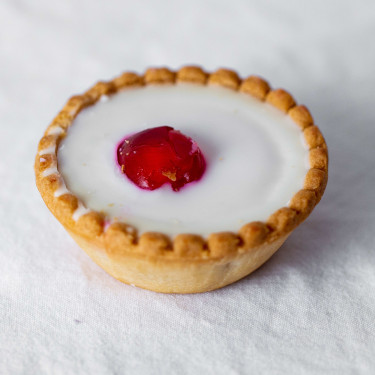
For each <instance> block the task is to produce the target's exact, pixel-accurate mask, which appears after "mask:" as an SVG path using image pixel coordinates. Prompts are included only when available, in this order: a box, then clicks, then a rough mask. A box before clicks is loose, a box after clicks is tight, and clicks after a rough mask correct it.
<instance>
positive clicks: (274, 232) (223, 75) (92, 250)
mask: <svg viewBox="0 0 375 375" xmlns="http://www.w3.org/2000/svg"><path fill="white" fill-rule="evenodd" d="M176 81H177V82H190V83H194V84H201V85H205V84H209V85H220V86H223V87H227V88H229V89H232V90H239V91H241V92H243V93H245V94H248V95H252V96H253V97H255V98H257V99H259V100H261V101H267V102H268V103H270V104H271V105H273V106H275V107H276V108H278V109H279V110H281V111H284V112H285V113H288V115H289V116H290V117H291V118H292V119H293V120H294V121H295V122H296V123H297V124H298V125H299V126H300V128H301V132H303V135H304V138H305V141H306V143H307V145H308V147H309V150H310V151H309V162H310V167H311V169H310V170H309V171H308V173H307V174H306V177H305V182H304V186H303V189H301V190H300V191H299V192H297V193H296V194H295V195H294V196H293V197H292V198H291V200H290V203H289V206H288V207H281V208H280V209H279V210H277V211H276V212H274V213H273V214H272V215H271V216H270V217H269V219H268V220H267V222H265V223H264V222H251V223H248V224H245V225H244V226H243V227H242V228H239V231H238V233H232V232H220V233H212V234H211V235H210V236H209V237H208V239H204V238H202V237H201V236H198V235H195V234H180V235H178V236H176V237H175V238H170V237H169V236H167V235H165V234H163V233H153V232H147V233H143V234H141V235H138V233H137V231H136V229H135V228H133V227H132V226H130V225H128V224H127V223H124V222H113V223H110V224H108V223H106V221H105V217H104V215H103V214H101V213H99V212H95V211H92V210H88V209H86V208H85V207H84V206H83V205H82V203H81V202H80V201H79V199H78V198H77V197H76V196H74V195H73V194H72V193H71V192H70V191H69V190H68V189H67V188H66V186H65V183H64V180H63V178H62V176H61V175H60V173H59V171H58V165H57V149H58V145H59V142H60V141H61V140H62V139H63V138H64V136H65V135H66V133H67V131H68V130H69V126H70V125H71V124H72V122H73V120H74V118H75V117H76V116H77V115H78V113H79V112H80V111H81V110H82V109H83V108H85V107H87V106H89V105H93V104H94V103H95V102H96V101H98V100H99V99H100V97H101V96H103V95H113V94H115V93H116V92H117V91H119V90H124V89H128V88H131V87H136V86H142V85H149V84H174V83H175V82H176ZM35 176H36V184H37V187H38V189H39V191H40V194H41V196H42V198H43V200H44V202H45V203H46V205H47V207H48V208H49V209H50V211H51V212H52V213H53V215H54V216H55V217H56V218H57V219H58V220H59V221H60V222H61V223H62V225H63V226H64V227H65V228H66V230H67V231H68V232H69V233H70V235H71V236H72V237H73V238H74V239H75V240H76V242H77V243H78V244H79V245H80V246H81V247H82V248H83V249H84V250H85V251H86V252H87V253H88V254H89V255H90V257H91V258H92V259H93V260H94V261H95V262H96V263H97V264H98V265H100V266H101V267H102V268H104V269H105V270H106V271H107V272H108V273H109V274H111V275H112V276H114V277H115V278H117V279H118V280H120V281H123V282H125V283H128V284H133V285H136V286H139V287H142V288H146V289H150V290H154V291H158V292H165V293H197V292H204V291H209V290H213V289H217V288H220V287H223V286H225V285H228V284H230V283H232V282H235V281H237V280H239V279H240V278H242V277H244V276H246V275H248V274H249V273H251V272H252V271H254V270H255V269H256V268H258V267H259V266H261V265H262V264H263V263H264V262H265V261H266V260H267V259H269V258H270V257H271V256H272V254H273V253H274V252H275V251H276V250H277V249H278V248H279V247H280V246H281V245H282V244H283V243H284V241H285V240H286V238H287V237H288V236H289V235H290V233H291V232H292V231H293V229H294V228H296V227H297V226H298V225H299V224H300V223H301V222H302V221H304V220H305V219H306V218H307V217H308V215H309V214H310V213H311V211H312V210H313V208H314V207H315V205H316V204H317V203H318V202H319V201H320V199H321V197H322V195H323V193H324V190H325V187H326V184H327V178H328V153H327V146H326V143H325V140H324V137H323V135H322V134H321V132H320V130H319V128H318V127H317V126H315V125H314V123H313V118H312V116H311V115H310V112H309V111H308V109H307V108H306V107H305V106H302V105H298V106H297V105H296V103H295V100H294V99H293V97H292V96H291V95H290V94H289V93H288V92H287V91H285V90H282V89H277V90H272V89H271V88H270V86H269V84H268V83H267V82H266V81H265V80H263V79H262V78H260V77H256V76H250V77H248V78H246V79H244V80H242V81H241V79H240V78H239V76H238V75H237V73H236V72H234V71H231V70H228V69H219V70H217V71H216V72H214V73H211V74H209V73H207V72H205V71H203V70H202V69H201V68H200V67H197V66H185V67H183V68H181V69H180V70H179V71H177V72H173V71H171V70H169V69H167V68H151V69H148V70H147V71H146V72H145V74H144V75H138V74H136V73H132V72H125V73H123V74H122V75H120V76H119V77H116V78H114V79H113V80H112V81H110V82H98V83H97V84H95V85H94V86H93V87H92V88H90V89H89V90H88V91H86V92H85V93H84V94H82V95H75V96H73V97H71V98H70V99H69V100H68V102H67V103H66V104H65V106H64V107H63V109H62V111H61V112H60V113H59V114H58V115H57V116H56V117H55V118H54V119H53V121H52V122H51V124H50V125H49V126H48V128H47V130H46V131H45V134H44V136H43V137H42V139H41V140H40V142H39V146H38V153H37V155H36V158H35Z"/></svg>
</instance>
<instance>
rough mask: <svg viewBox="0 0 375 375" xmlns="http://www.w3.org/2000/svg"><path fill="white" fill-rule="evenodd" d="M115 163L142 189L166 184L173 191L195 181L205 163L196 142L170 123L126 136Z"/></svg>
mask: <svg viewBox="0 0 375 375" xmlns="http://www.w3.org/2000/svg"><path fill="white" fill-rule="evenodd" d="M117 162H118V164H119V166H120V167H121V171H122V173H124V174H125V175H126V176H127V177H128V178H129V179H130V180H131V181H132V182H133V183H134V184H136V185H137V186H138V187H140V188H141V189H146V190H155V189H158V188H159V187H161V186H162V185H164V184H166V183H169V184H170V185H171V186H172V189H173V190H174V191H179V190H180V189H181V188H182V187H183V186H184V185H186V184H188V183H190V182H193V181H198V180H199V179H200V178H201V177H202V175H203V173H204V171H205V169H206V162H205V159H204V156H203V154H202V152H201V150H200V149H199V147H198V145H197V143H196V142H195V141H193V140H192V139H191V138H190V137H187V136H186V135H184V134H182V133H181V132H179V131H178V130H175V129H173V128H172V127H170V126H160V127H157V128H151V129H146V130H143V131H141V132H139V133H136V134H133V135H131V136H129V137H126V138H125V139H124V140H123V141H121V143H120V144H119V146H118V148H117Z"/></svg>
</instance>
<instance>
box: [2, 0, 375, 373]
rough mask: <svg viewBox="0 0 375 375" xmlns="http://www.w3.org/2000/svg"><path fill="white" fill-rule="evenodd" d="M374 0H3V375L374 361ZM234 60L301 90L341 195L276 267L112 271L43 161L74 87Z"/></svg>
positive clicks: (353, 369) (373, 367)
mask: <svg viewBox="0 0 375 375" xmlns="http://www.w3.org/2000/svg"><path fill="white" fill-rule="evenodd" d="M374 37H375V2H374V1H372V0H369V1H357V2H353V1H340V2H338V1H326V0H319V1H298V0H293V1H276V0H273V1H245V0H243V1H231V2H225V1H213V0H211V1H204V2H203V1H199V0H189V1H183V2H174V1H170V2H169V1H114V0H111V1H109V0H107V1H105V2H104V1H103V2H101V1H92V0H91V1H89V0H87V1H83V0H75V1H74V0H70V1H62V2H55V1H48V0H44V1H30V0H18V1H16V0H2V1H1V2H0V181H1V188H0V204H1V208H0V373H1V374H123V373H126V374H198V373H202V374H249V373H256V374H263V373H267V374H285V373H288V374H317V373H324V374H374V373H375V250H374V248H375V245H374V233H375V193H374V184H375V168H374V163H375V146H374V140H375V125H374V121H375V120H374V119H375V110H374V107H375V101H374V88H375V76H374V70H375V46H374ZM186 63H199V64H201V65H203V66H204V67H205V68H206V69H208V70H213V69H216V68H217V67H220V66H226V67H232V68H234V69H236V70H237V71H238V72H239V73H240V74H241V75H243V76H245V75H248V74H252V73H256V74H260V75H262V76H264V77H266V78H267V79H268V80H269V81H270V82H271V83H272V85H273V86H274V87H284V88H286V89H288V90H290V91H291V92H292V93H293V94H294V96H295V98H296V99H297V101H298V102H300V103H305V104H307V105H308V106H309V108H310V109H311V111H312V113H313V114H314V117H315V120H316V123H317V124H318V125H319V126H320V127H321V129H322V131H323V133H324V135H325V137H326V139H327V143H328V145H329V149H330V179H329V184H328V188H327V191H326V194H325V196H324V198H323V200H322V201H321V203H320V204H319V206H318V207H317V209H316V210H315V211H314V213H313V214H312V215H311V217H310V218H309V219H308V220H307V221H306V222H305V223H304V224H303V225H302V226H301V227H300V228H298V229H297V230H296V232H295V233H294V234H293V235H292V236H291V237H290V239H289V240H288V241H287V243H286V244H285V245H284V246H283V247H282V248H281V249H280V251H279V252H278V253H277V254H276V255H275V256H274V257H273V258H272V259H271V260H270V261H269V262H268V263H267V264H265V265H264V266H263V267H262V268H261V269H259V270H258V271H257V272H255V273H254V274H253V275H251V276H249V277H247V278H245V279H243V280H242V281H240V282H238V283H236V284H234V285H231V286H229V287H227V288H224V289H222V290H218V291H215V292H211V293H205V294H201V295H162V294H157V293H153V292H149V291H145V290H141V289H137V288H134V287H131V286H127V285H124V284H121V283H120V282H117V281H116V280H114V279H113V278H111V277H110V276H108V275H107V274H105V273H104V271H102V270H101V269H99V268H98V267H97V266H96V265H95V264H94V263H93V262H92V261H91V260H90V259H89V258H88V257H87V256H86V255H85V253H84V252H83V251H82V250H80V249H79V248H78V246H77V245H76V244H75V243H74V242H73V241H72V240H71V239H70V237H69V236H68V235H67V234H66V233H65V231H64V230H63V228H62V227H61V225H60V224H59V223H58V222H57V221H56V220H55V219H54V218H53V217H52V215H51V214H50V213H49V212H48V210H47V208H46V207H45V206H44V204H43V202H42V200H41V198H40V196H39V194H38V192H37V190H36V188H35V184H34V175H33V161H34V154H35V152H36V147H37V142H38V140H39V138H40V137H41V135H42V133H43V131H44V129H45V127H46V126H47V125H48V123H49V122H50V120H51V119H52V118H53V116H54V115H55V113H56V112H57V111H58V110H59V109H60V108H61V106H62V105H63V103H64V102H65V100H66V99H67V98H68V97H69V96H70V95H72V94H74V93H80V92H82V91H84V90H85V89H86V88H87V87H88V86H89V85H91V84H92V83H94V82H95V81H97V80H98V79H108V78H111V77H112V76H114V75H117V74H118V73H120V72H121V71H123V70H130V69H133V70H136V71H139V72H142V71H143V70H144V69H145V68H146V67H148V66H155V65H168V66H170V67H171V68H178V67H179V66H181V65H183V64H186Z"/></svg>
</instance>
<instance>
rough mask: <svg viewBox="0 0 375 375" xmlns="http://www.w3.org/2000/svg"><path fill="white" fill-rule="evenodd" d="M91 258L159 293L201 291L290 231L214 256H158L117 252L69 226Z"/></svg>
mask: <svg viewBox="0 0 375 375" xmlns="http://www.w3.org/2000/svg"><path fill="white" fill-rule="evenodd" d="M67 231H68V232H69V234H70V235H71V236H72V238H73V239H74V240H75V241H76V243H77V244H78V245H79V246H80V247H81V248H82V249H83V250H84V251H85V252H86V253H87V254H88V255H89V256H90V258H91V259H92V260H93V261H94V262H95V263H96V264H97V265H98V266H100V267H101V268H103V269H104V270H105V271H106V272H107V273H108V274H109V275H111V276H113V277H114V278H116V279H117V280H119V281H121V282H123V283H125V284H129V285H133V286H137V287H139V288H143V289H148V290H152V291H155V292H161V293H181V294H188V293H202V292H208V291H211V290H215V289H219V288H222V287H224V286H226V285H229V284H231V283H234V282H236V281H238V280H240V279H242V278H243V277H245V276H247V275H249V274H250V273H251V272H253V271H255V270H256V269H257V268H259V267H260V266H261V265H262V264H263V263H265V262H266V261H267V260H268V259H269V258H270V257H271V256H272V255H273V254H274V253H275V252H276V251H277V250H278V249H279V248H280V247H281V245H282V244H283V243H284V242H285V240H286V239H287V238H288V236H289V233H288V234H287V235H284V236H282V237H280V238H278V239H277V240H275V241H273V242H270V243H263V244H261V245H260V246H257V247H255V248H251V249H248V250H246V251H243V252H242V253H236V254H233V255H232V256H230V257H229V256H228V257H222V258H217V259H212V258H210V259H176V258H171V259H166V258H165V257H164V259H162V260H161V259H160V258H157V257H152V256H149V257H144V256H142V257H138V256H137V254H130V253H127V254H124V253H123V254H121V255H119V254H116V255H115V256H113V255H112V254H111V255H109V254H108V253H107V252H105V251H103V248H102V247H101V246H98V245H97V244H95V243H93V242H92V241H90V240H88V239H86V238H84V237H82V236H80V235H78V234H76V233H74V232H72V231H71V230H68V229H67Z"/></svg>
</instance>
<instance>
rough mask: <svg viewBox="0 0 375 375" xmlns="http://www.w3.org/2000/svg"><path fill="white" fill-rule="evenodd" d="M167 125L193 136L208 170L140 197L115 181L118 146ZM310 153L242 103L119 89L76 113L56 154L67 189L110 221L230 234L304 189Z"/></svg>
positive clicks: (235, 96) (295, 133)
mask: <svg viewBox="0 0 375 375" xmlns="http://www.w3.org/2000/svg"><path fill="white" fill-rule="evenodd" d="M162 125H169V126H172V127H174V128H175V129H177V130H180V131H181V132H182V133H184V134H185V135H187V136H190V137H192V138H193V139H194V140H195V141H196V142H197V143H198V145H199V147H200V148H201V150H202V152H203V154H204V156H205V158H206V162H207V168H206V171H205V174H204V176H203V178H202V179H201V180H200V181H199V182H197V183H191V184H187V185H185V186H184V187H183V188H182V189H181V190H180V191H179V192H174V191H172V189H171V187H170V185H169V184H168V185H164V186H163V187H162V188H160V189H157V190H154V191H148V190H142V189H140V188H138V187H137V186H136V185H134V184H133V183H132V182H131V181H130V180H128V179H127V177H126V176H125V175H123V174H121V172H120V169H119V167H118V165H117V162H116V146H117V144H118V142H119V141H120V140H122V139H123V138H124V137H125V136H126V135H129V134H132V133H136V132H139V131H141V130H144V129H147V128H152V127H156V126H162ZM307 156H308V151H307V147H306V145H305V143H304V141H303V137H302V132H301V131H300V129H299V128H298V126H297V125H296V124H295V123H294V122H293V121H292V120H291V119H290V118H289V117H288V116H287V115H285V114H284V113H282V112H281V111H279V110H277V109H275V108H273V107H272V106H270V105H269V104H265V103H262V102H260V101H258V100H256V99H254V98H252V97H250V96H249V95H246V94H242V93H238V92H234V91H232V90H229V89H225V88H221V87H209V86H208V87H207V86H199V85H193V84H178V85H171V86H147V87H143V88H134V89H128V90H124V91H122V92H120V93H117V94H115V95H114V96H112V97H110V98H109V99H108V100H106V101H101V102H98V103H97V104H96V105H94V106H91V107H88V108H86V109H84V110H83V111H82V112H81V113H80V114H79V115H78V116H77V118H76V119H75V120H74V123H73V125H72V127H71V128H70V129H69V131H68V134H67V136H66V138H65V139H64V140H63V141H62V142H61V143H60V146H59V149H58V168H59V171H60V173H61V174H62V176H63V178H64V179H65V183H66V186H67V188H68V189H69V190H70V191H71V192H73V193H74V194H75V195H77V196H78V197H79V198H80V200H81V201H82V202H83V204H84V205H85V206H86V207H87V208H89V209H92V210H97V211H102V212H105V213H106V214H107V217H108V219H109V220H117V219H118V220H123V221H126V222H127V223H128V224H131V225H134V226H135V227H136V228H137V229H138V231H139V233H142V232H146V231H160V232H164V233H168V234H170V235H175V234H177V233H196V234H201V235H204V236H206V235H208V234H209V233H211V232H219V231H238V230H239V228H240V227H241V226H242V225H243V224H245V223H247V222H251V221H255V220H261V221H265V220H267V218H268V217H269V215H270V214H272V213H273V212H274V211H276V210H277V209H279V208H281V207H283V206H286V205H287V204H288V201H289V200H290V199H291V197H292V196H293V195H294V194H295V193H296V192H297V191H298V190H300V189H301V188H302V185H303V180H304V176H305V174H306V172H307V170H308V158H307Z"/></svg>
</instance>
